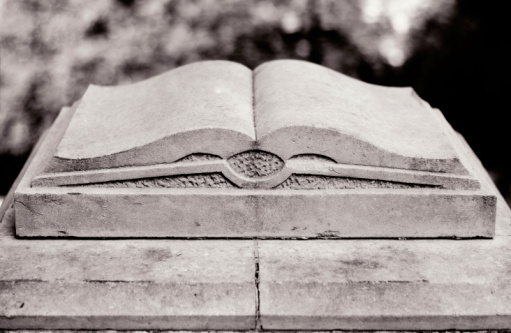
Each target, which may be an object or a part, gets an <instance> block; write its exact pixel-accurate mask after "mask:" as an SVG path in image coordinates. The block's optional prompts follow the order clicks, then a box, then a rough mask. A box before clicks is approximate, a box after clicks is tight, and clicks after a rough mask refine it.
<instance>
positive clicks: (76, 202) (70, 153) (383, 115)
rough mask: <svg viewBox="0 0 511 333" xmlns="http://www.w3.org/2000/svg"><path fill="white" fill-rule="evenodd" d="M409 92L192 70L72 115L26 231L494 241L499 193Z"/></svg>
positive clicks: (349, 82)
mask: <svg viewBox="0 0 511 333" xmlns="http://www.w3.org/2000/svg"><path fill="white" fill-rule="evenodd" d="M468 155H469V153H467V147H466V146H465V145H464V143H463V142H462V140H461V139H460V138H459V137H458V135H457V134H456V133H455V132H454V131H453V130H452V128H451V127H450V126H449V124H448V123H447V122H446V120H445V119H444V118H443V116H442V114H441V113H440V112H439V111H438V110H435V109H432V108H431V107H430V106H429V105H428V104H427V103H425V102H424V101H422V100H421V99H420V98H419V97H418V96H417V95H416V94H415V93H414V92H413V90H412V89H410V88H391V87H380V86H375V85H371V84H367V83H364V82H360V81H358V80H355V79H352V78H350V77H347V76H345V75H342V74H340V73H336V72H334V71H332V70H329V69H327V68H324V67H321V66H318V65H315V64H310V63H306V62H301V61H293V60H285V61H274V62H269V63H266V64H263V65H261V66H260V67H258V68H257V69H256V70H254V71H251V70H249V69H248V68H246V67H244V66H242V65H239V64H236V63H232V62H226V61H210V62H202V63H196V64H191V65H187V66H183V67H181V68H178V69H175V70H172V71H169V72H168V73H164V74H162V75H159V76H157V77H154V78H151V79H148V80H146V81H142V82H139V83H135V84H132V85H125V86H119V87H97V86H91V87H90V88H89V89H88V90H87V92H86V93H85V95H84V96H83V98H82V100H81V101H79V102H77V103H75V105H74V106H73V107H71V108H65V109H64V110H63V111H62V113H61V115H60V116H59V118H58V119H57V121H56V123H55V124H54V126H53V128H52V129H51V130H50V131H49V133H48V135H47V136H46V138H45V139H44V141H43V142H42V143H41V147H40V149H39V151H38V153H37V154H36V156H35V157H34V160H33V162H32V163H31V165H30V167H29V168H28V170H27V173H26V174H25V177H24V178H23V179H22V180H21V182H20V184H19V186H18V188H17V190H16V193H15V204H14V209H15V212H16V234H17V235H18V236H20V237H88V238H93V237H100V238H101V237H109V238H115V237H142V238H145V237H160V238H166V237H177V238H180V237H186V238H193V237H200V238H204V237H212V238H218V237H220V238H229V237H233V238H240V237H247V238H251V237H259V238H397V237H407V238H430V237H431V238H435V237H444V238H445V237H458V238H473V237H484V238H490V237H493V235H494V234H495V211H496V197H495V196H494V195H493V193H492V191H491V190H490V189H489V187H488V186H487V185H486V184H485V183H484V182H482V181H481V178H480V174H481V167H480V166H479V165H477V164H474V163H473V162H471V160H470V159H469V158H468Z"/></svg>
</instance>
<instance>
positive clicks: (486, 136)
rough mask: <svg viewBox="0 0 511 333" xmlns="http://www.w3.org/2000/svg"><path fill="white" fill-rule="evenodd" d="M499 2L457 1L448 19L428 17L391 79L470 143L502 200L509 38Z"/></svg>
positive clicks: (507, 162)
mask: <svg viewBox="0 0 511 333" xmlns="http://www.w3.org/2000/svg"><path fill="white" fill-rule="evenodd" d="M504 6H505V3H504V2H502V1H500V2H499V1H477V0H458V1H457V3H456V7H455V11H454V12H453V16H452V17H451V19H450V20H448V21H445V22H439V21H436V20H435V19H434V18H433V19H430V20H429V21H428V22H427V24H426V25H425V26H424V29H423V30H421V31H417V33H416V34H415V35H414V38H413V49H412V54H411V57H410V58H409V59H408V61H407V62H406V63H405V64H404V66H403V67H402V68H401V69H400V70H398V71H396V73H395V74H394V75H392V76H394V78H395V79H394V78H392V76H389V78H388V79H387V78H386V77H381V78H380V79H381V82H389V83H390V82H392V81H394V80H395V81H394V82H395V83H396V84H398V85H403V84H404V85H411V86H413V87H414V88H415V90H416V91H417V92H418V94H419V95H420V96H421V97H422V98H423V99H425V100H427V101H428V102H429V103H430V104H431V105H432V106H433V107H437V108H439V109H440V110H442V112H443V113H444V115H445V117H446V118H447V120H448V121H449V122H450V123H451V125H452V126H453V127H454V128H455V129H456V130H457V131H458V132H460V133H462V134H463V135H464V137H465V139H466V140H467V141H468V143H469V144H470V146H471V147H472V149H473V150H474V151H475V153H476V154H477V156H478V157H479V158H480V159H481V160H482V162H483V164H484V165H485V167H486V168H488V169H490V170H492V171H493V172H494V173H495V175H496V178H497V179H496V182H497V185H498V187H499V189H500V191H501V192H502V193H503V195H504V196H508V195H509V190H510V189H509V186H510V178H511V159H510V157H511V154H510V153H509V151H510V146H509V144H510V140H509V137H510V121H509V118H508V117H509V115H510V113H511V110H510V106H509V103H508V102H507V96H508V95H509V93H510V91H511V90H510V88H511V87H510V77H511V76H510V75H511V65H510V60H509V55H510V54H509V49H508V48H507V47H509V44H510V38H509V32H510V30H511V29H509V24H508V23H507V22H508V21H507V17H508V16H509V13H508V12H507V11H506V8H505V7H504Z"/></svg>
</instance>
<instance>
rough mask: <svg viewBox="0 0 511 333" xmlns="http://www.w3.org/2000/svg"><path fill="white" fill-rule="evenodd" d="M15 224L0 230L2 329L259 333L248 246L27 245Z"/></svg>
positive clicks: (160, 243)
mask: <svg viewBox="0 0 511 333" xmlns="http://www.w3.org/2000/svg"><path fill="white" fill-rule="evenodd" d="M12 219H13V212H12V210H11V211H9V212H8V214H7V215H6V218H5V219H4V221H3V222H2V223H1V224H0V226H1V227H2V229H3V228H5V229H4V230H5V231H4V232H2V236H0V267H1V269H0V328H2V329H8V328H11V329H41V328H46V329H106V328H108V329H190V330H197V329H202V330H211V329H234V330H238V329H253V328H254V327H255V313H256V312H255V311H256V289H255V288H256V287H255V278H254V276H255V265H254V257H253V243H252V242H250V241H248V242H243V241H222V240H218V241H180V240H175V241H158V240H131V241H125V240H124V241H123V240H118V241H114V240H98V241H81V240H19V239H15V238H14V237H13V234H12V223H13V221H12ZM7 225H11V228H9V227H8V226H7ZM9 229H10V233H8V232H7V231H8V230H9Z"/></svg>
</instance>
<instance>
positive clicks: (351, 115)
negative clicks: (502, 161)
mask: <svg viewBox="0 0 511 333" xmlns="http://www.w3.org/2000/svg"><path fill="white" fill-rule="evenodd" d="M254 99H255V121H256V126H255V127H256V129H257V133H256V135H257V139H258V143H259V147H260V148H261V149H263V150H268V151H270V152H273V153H275V154H277V155H279V156H280V157H281V158H283V159H287V158H289V157H291V156H293V155H296V154H309V153H311V154H322V155H325V156H328V157H330V158H332V159H334V160H335V161H337V162H339V163H345V164H358V165H372V166H382V167H392V168H399V169H410V170H425V171H440V172H451V173H460V174H463V173H465V172H466V170H465V168H464V166H463V165H462V164H461V163H460V161H459V156H458V155H459V153H458V152H457V151H456V150H455V149H454V148H453V146H452V144H451V143H450V142H449V138H448V135H449V134H448V133H446V132H445V131H444V130H443V128H441V127H440V126H439V122H445V119H441V118H440V117H438V115H437V114H435V112H432V111H433V110H432V109H431V108H430V106H429V105H427V103H426V102H424V101H422V100H421V99H420V98H419V97H418V96H417V95H416V94H415V92H414V91H413V90H412V89H411V88H389V87H382V86H376V85H371V84H367V83H364V82H362V81H358V80H355V79H352V78H350V77H348V76H345V75H342V74H340V73H337V72H335V71H333V70H330V69H328V68H325V67H322V66H319V65H316V64H311V63H306V62H303V61H296V60H278V61H272V62H269V63H265V64H263V65H261V66H259V67H258V68H257V69H256V70H255V74H254Z"/></svg>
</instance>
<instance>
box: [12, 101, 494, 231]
mask: <svg viewBox="0 0 511 333" xmlns="http://www.w3.org/2000/svg"><path fill="white" fill-rule="evenodd" d="M70 110H71V109H70ZM71 115H72V113H70V111H69V110H67V111H66V110H64V111H63V113H61V115H60V116H59V117H58V118H57V120H56V121H55V124H54V125H53V126H52V128H51V129H50V130H49V131H48V134H47V136H46V138H45V139H44V140H42V141H41V144H40V148H39V149H34V151H35V155H34V158H33V160H32V161H31V163H30V165H29V167H28V168H27V171H26V173H25V175H24V176H23V178H22V180H21V181H20V183H19V186H18V187H17V188H16V191H15V199H14V208H15V212H16V234H17V235H18V236H20V237H78V238H130V237H131V238H253V237H257V238H398V237H406V238H436V237H443V238H446V237H458V238H473V237H487V238H489V237H493V235H494V232H495V214H496V213H495V211H496V197H495V196H494V194H493V193H492V191H491V189H490V188H489V187H488V184H486V182H485V181H484V180H482V178H481V177H482V176H481V173H482V172H484V170H482V167H481V166H480V164H478V162H477V161H475V159H474V158H468V156H469V155H470V154H471V152H469V148H468V146H466V145H463V144H462V142H461V141H460V139H459V138H457V137H456V138H453V140H454V139H456V140H458V141H460V142H458V144H459V145H460V146H463V149H461V148H460V151H461V150H464V154H466V155H467V156H466V157H467V164H469V163H470V164H471V165H470V169H473V171H474V177H475V178H474V180H475V179H476V178H477V180H478V182H480V183H481V189H477V190H474V189H473V190H460V189H457V190H452V189H451V190H448V189H438V188H407V189H401V188H365V189H363V188H354V189H328V190H326V189H323V190H278V189H266V190H264V189H248V190H247V189H205V188H202V189H167V188H150V187H149V188H96V187H88V186H61V187H58V186H49V187H46V186H45V187H38V186H31V183H32V180H33V179H34V178H35V177H36V176H37V175H39V174H40V173H41V170H43V169H44V168H45V167H46V165H47V163H48V160H50V159H51V157H52V156H53V152H54V150H55V147H56V145H57V144H58V143H59V142H60V138H61V136H62V135H63V131H64V130H65V129H66V127H67V126H66V122H67V121H69V117H70V116H71ZM452 135H453V136H455V134H454V132H453V133H452ZM472 164H473V165H472Z"/></svg>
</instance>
